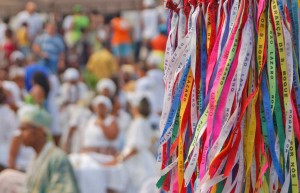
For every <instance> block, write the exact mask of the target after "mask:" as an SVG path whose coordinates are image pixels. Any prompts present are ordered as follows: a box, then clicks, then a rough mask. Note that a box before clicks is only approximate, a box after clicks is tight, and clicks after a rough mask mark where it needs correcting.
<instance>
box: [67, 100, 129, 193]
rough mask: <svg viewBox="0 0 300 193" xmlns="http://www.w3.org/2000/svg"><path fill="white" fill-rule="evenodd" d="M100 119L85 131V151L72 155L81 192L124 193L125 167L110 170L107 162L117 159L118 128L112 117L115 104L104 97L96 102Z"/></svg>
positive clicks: (94, 121)
mask: <svg viewBox="0 0 300 193" xmlns="http://www.w3.org/2000/svg"><path fill="white" fill-rule="evenodd" d="M93 107H94V110H95V112H96V114H97V116H95V117H93V118H92V119H91V120H90V121H89V123H88V125H87V129H86V131H85V132H84V136H83V149H82V151H81V153H79V154H71V155H70V161H71V163H72V165H73V168H74V170H75V175H76V178H77V180H78V183H79V187H80V190H81V192H82V193H91V192H95V193H106V192H114V191H118V192H123V191H124V189H125V185H126V182H127V180H126V179H127V178H126V177H125V172H124V170H123V169H122V166H116V167H109V168H107V167H106V166H105V165H102V164H104V163H107V162H110V161H111V160H113V159H114V157H113V156H112V154H113V153H114V152H115V151H114V149H115V148H116V146H115V145H116V143H115V140H116V139H117V137H118V133H119V131H118V127H117V122H116V120H115V118H114V117H113V116H112V115H110V113H111V111H112V103H111V101H110V99H108V98H107V97H105V96H98V97H96V98H95V99H94V100H93Z"/></svg>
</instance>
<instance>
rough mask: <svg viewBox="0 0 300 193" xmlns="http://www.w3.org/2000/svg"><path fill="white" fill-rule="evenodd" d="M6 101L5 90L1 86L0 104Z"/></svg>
mask: <svg viewBox="0 0 300 193" xmlns="http://www.w3.org/2000/svg"><path fill="white" fill-rule="evenodd" d="M5 102H6V95H5V91H4V89H3V88H2V87H0V104H1V105H2V104H4V103H5Z"/></svg>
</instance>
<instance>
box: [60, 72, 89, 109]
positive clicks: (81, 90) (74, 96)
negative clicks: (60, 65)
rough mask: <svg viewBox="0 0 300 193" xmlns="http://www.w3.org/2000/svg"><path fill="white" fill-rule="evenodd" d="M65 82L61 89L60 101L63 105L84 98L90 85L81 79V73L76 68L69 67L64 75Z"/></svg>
mask: <svg viewBox="0 0 300 193" xmlns="http://www.w3.org/2000/svg"><path fill="white" fill-rule="evenodd" d="M63 79H64V81H65V82H64V83H63V84H62V85H61V87H60V90H59V98H60V99H59V103H60V106H61V107H64V106H67V105H69V104H75V103H77V102H78V101H79V100H81V99H83V97H84V95H85V94H86V93H87V92H88V87H87V86H86V84H85V83H83V82H81V81H80V74H79V72H78V70H76V69H75V68H68V69H67V70H66V71H65V72H64V75H63Z"/></svg>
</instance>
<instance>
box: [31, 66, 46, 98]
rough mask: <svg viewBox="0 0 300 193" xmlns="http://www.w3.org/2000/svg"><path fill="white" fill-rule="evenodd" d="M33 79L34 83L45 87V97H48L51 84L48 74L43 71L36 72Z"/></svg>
mask: <svg viewBox="0 0 300 193" xmlns="http://www.w3.org/2000/svg"><path fill="white" fill-rule="evenodd" d="M32 81H33V83H34V84H37V85H40V86H41V87H42V88H43V91H44V92H45V97H46V98H47V97H48V94H49V92H50V84H49V80H48V78H47V76H46V75H45V74H44V73H43V72H36V73H35V74H34V75H33V76H32Z"/></svg>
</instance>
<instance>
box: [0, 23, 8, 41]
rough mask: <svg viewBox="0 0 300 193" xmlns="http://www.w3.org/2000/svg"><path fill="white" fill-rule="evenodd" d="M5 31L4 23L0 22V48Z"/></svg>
mask: <svg viewBox="0 0 300 193" xmlns="http://www.w3.org/2000/svg"><path fill="white" fill-rule="evenodd" d="M6 29H7V25H6V24H5V23H2V22H0V46H2V45H3V44H4V42H5V31H6Z"/></svg>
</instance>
